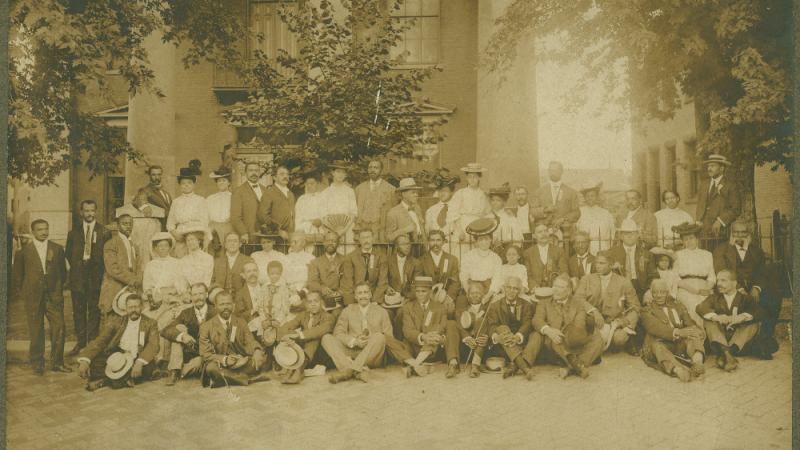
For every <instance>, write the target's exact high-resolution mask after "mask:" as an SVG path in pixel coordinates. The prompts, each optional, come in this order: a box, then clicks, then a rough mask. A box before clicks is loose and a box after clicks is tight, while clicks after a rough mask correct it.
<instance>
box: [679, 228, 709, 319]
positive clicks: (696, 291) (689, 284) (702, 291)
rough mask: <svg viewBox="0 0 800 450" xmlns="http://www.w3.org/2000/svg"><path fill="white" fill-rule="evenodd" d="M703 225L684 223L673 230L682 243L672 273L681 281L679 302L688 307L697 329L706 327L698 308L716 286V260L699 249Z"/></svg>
mask: <svg viewBox="0 0 800 450" xmlns="http://www.w3.org/2000/svg"><path fill="white" fill-rule="evenodd" d="M700 230H701V227H700V225H698V224H695V223H684V224H682V225H678V226H677V227H674V228H673V231H674V232H676V233H677V234H678V235H679V236H680V238H681V241H682V242H683V249H681V250H678V251H677V252H675V265H674V266H673V270H674V271H675V273H676V274H678V276H679V277H680V280H679V281H678V297H677V300H678V301H679V302H681V303H683V305H684V306H686V309H688V310H689V315H690V316H691V317H692V319H694V321H695V323H697V326H699V327H701V328H702V327H703V319H702V318H701V317H700V316H699V315H698V314H697V312H696V311H695V308H696V307H697V305H698V304H699V303H700V302H702V301H703V300H705V299H706V297H708V296H709V295H711V290H712V289H713V288H714V285H715V284H716V283H717V276H716V273H715V272H714V257H713V256H712V254H711V252H709V251H708V250H703V249H701V248H699V239H698V238H697V236H698V235H699V233H700Z"/></svg>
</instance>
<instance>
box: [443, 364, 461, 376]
mask: <svg viewBox="0 0 800 450" xmlns="http://www.w3.org/2000/svg"><path fill="white" fill-rule="evenodd" d="M460 372H461V368H460V367H459V366H458V363H450V364H449V365H448V366H447V373H445V374H444V377H445V378H453V377H454V376H456V375H457V374H459V373H460Z"/></svg>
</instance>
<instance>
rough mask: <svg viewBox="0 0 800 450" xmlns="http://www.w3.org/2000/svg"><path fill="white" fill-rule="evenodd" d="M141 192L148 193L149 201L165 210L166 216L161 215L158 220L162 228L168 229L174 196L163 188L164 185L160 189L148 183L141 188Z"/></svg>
mask: <svg viewBox="0 0 800 450" xmlns="http://www.w3.org/2000/svg"><path fill="white" fill-rule="evenodd" d="M139 192H144V193H145V194H147V203H150V204H151V205H155V206H157V207H159V208H161V209H163V210H164V216H162V217H160V218H159V219H158V220H159V222H161V229H162V230H166V229H167V228H166V227H167V217H168V216H169V208H170V207H171V206H172V196H171V195H170V194H169V192H167V190H166V189H163V187H162V189H161V190H159V189H156V188H155V187H154V186H153V185H150V184H148V185H147V186H145V187H143V188H140V189H139ZM162 192H163V195H162Z"/></svg>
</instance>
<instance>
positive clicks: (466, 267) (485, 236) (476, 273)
mask: <svg viewBox="0 0 800 450" xmlns="http://www.w3.org/2000/svg"><path fill="white" fill-rule="evenodd" d="M497 225H498V223H497V220H496V219H494V218H493V217H484V218H482V219H477V220H473V221H472V223H470V224H469V225H468V226H467V229H466V232H467V233H468V234H469V235H470V236H472V237H473V239H474V240H475V247H474V248H472V249H471V250H469V251H468V252H466V254H465V255H464V257H463V259H462V262H461V272H460V274H459V278H460V280H461V285H462V286H469V284H470V283H471V282H477V283H480V284H481V285H483V290H484V292H486V294H485V296H484V302H487V301H489V299H490V298H491V297H490V296H491V292H490V290H489V288H490V286H491V284H492V276H494V274H495V273H497V272H498V271H500V268H501V267H502V266H503V260H502V259H500V256H498V255H497V253H495V252H493V251H492V250H491V248H492V234H493V233H494V230H495V229H497Z"/></svg>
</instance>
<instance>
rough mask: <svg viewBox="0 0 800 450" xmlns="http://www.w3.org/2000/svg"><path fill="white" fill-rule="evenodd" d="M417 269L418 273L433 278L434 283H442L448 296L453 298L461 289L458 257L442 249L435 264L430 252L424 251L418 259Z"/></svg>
mask: <svg viewBox="0 0 800 450" xmlns="http://www.w3.org/2000/svg"><path fill="white" fill-rule="evenodd" d="M419 270H420V272H421V273H420V275H423V276H426V277H431V278H433V283H434V284H437V283H444V284H445V286H446V287H447V295H449V296H450V298H452V299H455V298H456V297H457V296H458V291H459V290H460V289H461V280H460V278H459V271H460V269H459V268H458V258H456V257H455V256H453V255H451V254H449V253H447V252H444V251H443V252H442V258H441V259H440V260H439V265H438V266H437V265H436V264H434V262H433V257H432V256H431V252H425V254H424V255H423V256H422V258H421V259H420V265H419Z"/></svg>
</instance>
